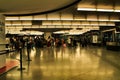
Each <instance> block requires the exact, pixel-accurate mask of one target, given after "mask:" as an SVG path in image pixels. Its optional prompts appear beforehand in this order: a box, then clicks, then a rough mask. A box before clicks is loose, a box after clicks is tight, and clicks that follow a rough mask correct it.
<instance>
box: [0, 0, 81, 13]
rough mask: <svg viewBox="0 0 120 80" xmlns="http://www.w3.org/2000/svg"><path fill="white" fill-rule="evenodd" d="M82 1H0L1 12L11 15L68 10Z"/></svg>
mask: <svg viewBox="0 0 120 80" xmlns="http://www.w3.org/2000/svg"><path fill="white" fill-rule="evenodd" d="M79 1H80V0H52V1H51V0H35V1H33V0H10V1H8V0H0V12H2V13H3V14H7V15H8V14H9V15H23V14H24V15H25V14H27V15H28V14H31V15H32V14H36V13H38V14H40V13H46V12H52V11H56V10H61V9H63V8H67V7H69V6H71V5H73V4H75V3H77V2H79Z"/></svg>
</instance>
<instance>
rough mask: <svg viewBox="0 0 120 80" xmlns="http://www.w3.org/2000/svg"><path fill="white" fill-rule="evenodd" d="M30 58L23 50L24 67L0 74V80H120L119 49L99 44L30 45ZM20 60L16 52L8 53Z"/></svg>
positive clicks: (8, 56)
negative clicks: (54, 46)
mask: <svg viewBox="0 0 120 80" xmlns="http://www.w3.org/2000/svg"><path fill="white" fill-rule="evenodd" d="M30 58H31V60H32V61H27V52H26V49H24V50H23V61H22V62H23V68H25V70H22V71H21V70H18V68H19V67H20V66H18V67H16V68H14V69H12V70H10V71H9V72H7V73H5V74H3V75H1V76H0V80H120V52H118V51H110V50H106V49H105V48H102V47H96V46H89V47H80V46H78V47H69V48H68V47H61V48H41V49H33V50H32V51H31V54H30ZM7 59H12V60H19V59H20V57H19V53H18V52H13V53H11V54H9V55H7Z"/></svg>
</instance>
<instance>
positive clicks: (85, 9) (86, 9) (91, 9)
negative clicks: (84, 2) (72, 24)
mask: <svg viewBox="0 0 120 80" xmlns="http://www.w3.org/2000/svg"><path fill="white" fill-rule="evenodd" d="M77 10H80V11H96V9H95V8H77Z"/></svg>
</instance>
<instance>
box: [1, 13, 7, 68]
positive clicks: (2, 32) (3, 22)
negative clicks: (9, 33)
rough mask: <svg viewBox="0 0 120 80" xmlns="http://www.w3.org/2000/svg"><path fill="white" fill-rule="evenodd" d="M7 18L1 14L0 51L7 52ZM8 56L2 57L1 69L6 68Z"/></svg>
mask: <svg viewBox="0 0 120 80" xmlns="http://www.w3.org/2000/svg"><path fill="white" fill-rule="evenodd" d="M5 43H6V42H5V16H4V15H2V14H0V51H1V50H5ZM5 64H6V55H5V54H4V55H0V69H1V68H3V67H5Z"/></svg>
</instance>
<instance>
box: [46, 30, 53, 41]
mask: <svg viewBox="0 0 120 80" xmlns="http://www.w3.org/2000/svg"><path fill="white" fill-rule="evenodd" d="M49 36H50V37H52V36H51V32H45V33H44V38H45V39H46V40H47V39H48V37H49Z"/></svg>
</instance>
